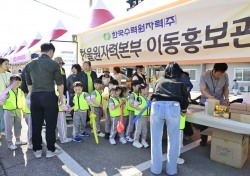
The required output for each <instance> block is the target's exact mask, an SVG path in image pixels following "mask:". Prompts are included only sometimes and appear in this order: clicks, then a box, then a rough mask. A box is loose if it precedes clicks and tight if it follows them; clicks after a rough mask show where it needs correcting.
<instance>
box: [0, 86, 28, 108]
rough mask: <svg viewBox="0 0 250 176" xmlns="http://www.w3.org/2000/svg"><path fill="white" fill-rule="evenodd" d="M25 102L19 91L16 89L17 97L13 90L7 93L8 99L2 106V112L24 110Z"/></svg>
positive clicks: (22, 94) (21, 92)
mask: <svg viewBox="0 0 250 176" xmlns="http://www.w3.org/2000/svg"><path fill="white" fill-rule="evenodd" d="M25 104H26V100H25V97H24V93H23V91H22V90H21V89H19V88H18V89H17V95H16V94H15V92H14V91H13V90H10V91H9V97H8V98H7V99H6V102H5V103H4V105H3V109H4V110H16V109H23V110H24V108H25Z"/></svg>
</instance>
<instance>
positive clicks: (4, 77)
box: [0, 72, 12, 93]
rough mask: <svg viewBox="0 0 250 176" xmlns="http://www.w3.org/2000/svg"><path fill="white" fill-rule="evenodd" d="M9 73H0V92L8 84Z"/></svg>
mask: <svg viewBox="0 0 250 176" xmlns="http://www.w3.org/2000/svg"><path fill="white" fill-rule="evenodd" d="M11 76H12V74H11V73H9V72H5V73H0V93H2V92H3V91H4V90H5V89H6V88H7V87H8V86H9V85H10V77H11Z"/></svg>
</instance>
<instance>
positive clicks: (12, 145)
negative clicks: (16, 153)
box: [8, 144, 18, 150]
mask: <svg viewBox="0 0 250 176" xmlns="http://www.w3.org/2000/svg"><path fill="white" fill-rule="evenodd" d="M8 148H9V149H10V150H16V149H17V148H18V146H16V145H14V144H11V145H9V146H8Z"/></svg>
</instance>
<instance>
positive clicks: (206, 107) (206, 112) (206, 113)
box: [205, 102, 208, 115]
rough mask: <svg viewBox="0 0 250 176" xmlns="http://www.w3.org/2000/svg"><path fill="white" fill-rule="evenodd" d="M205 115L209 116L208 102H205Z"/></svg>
mask: <svg viewBox="0 0 250 176" xmlns="http://www.w3.org/2000/svg"><path fill="white" fill-rule="evenodd" d="M205 115H208V102H205Z"/></svg>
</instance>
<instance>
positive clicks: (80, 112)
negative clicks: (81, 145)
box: [69, 81, 93, 142]
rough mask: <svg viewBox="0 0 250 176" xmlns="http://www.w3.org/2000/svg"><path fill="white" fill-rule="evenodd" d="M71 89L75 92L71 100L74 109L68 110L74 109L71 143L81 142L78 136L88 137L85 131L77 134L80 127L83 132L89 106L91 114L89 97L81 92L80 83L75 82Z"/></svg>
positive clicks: (81, 86)
mask: <svg viewBox="0 0 250 176" xmlns="http://www.w3.org/2000/svg"><path fill="white" fill-rule="evenodd" d="M73 89H74V92H75V96H74V98H73V103H74V107H71V108H69V111H71V110H72V109H74V115H73V141H74V142H82V141H83V140H82V138H81V137H80V136H84V137H87V136H90V135H89V134H88V133H87V132H86V131H83V132H82V133H81V134H80V133H79V128H80V126H81V125H82V126H83V130H85V129H84V128H85V127H86V119H87V111H88V110H89V106H90V108H91V111H92V112H93V110H92V109H93V108H92V105H91V104H92V102H91V100H90V96H89V94H88V93H86V92H83V85H82V83H81V82H79V81H77V82H75V83H74V84H73Z"/></svg>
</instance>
